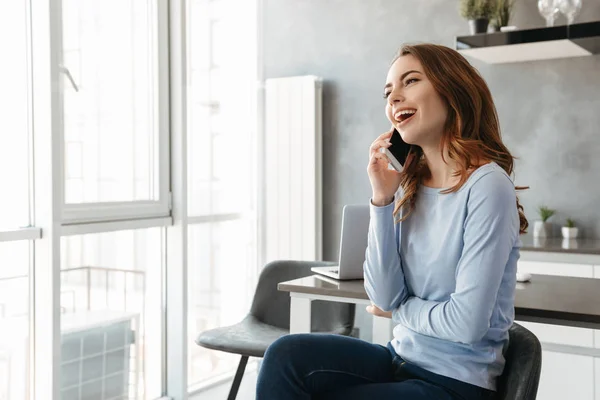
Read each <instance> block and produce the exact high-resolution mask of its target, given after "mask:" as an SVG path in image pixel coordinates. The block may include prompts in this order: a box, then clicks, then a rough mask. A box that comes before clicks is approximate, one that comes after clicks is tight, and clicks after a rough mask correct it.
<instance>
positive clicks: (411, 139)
mask: <svg viewBox="0 0 600 400" xmlns="http://www.w3.org/2000/svg"><path fill="white" fill-rule="evenodd" d="M384 96H385V98H386V106H385V113H386V116H387V118H388V119H389V120H390V122H391V123H392V125H393V126H394V127H395V128H396V129H397V130H398V132H399V133H400V135H401V136H402V139H403V140H404V141H405V142H406V143H409V144H414V145H417V146H420V147H423V146H437V145H439V143H440V139H441V138H442V135H443V133H444V125H445V123H446V117H447V115H448V107H447V106H446V103H445V102H444V100H443V99H442V97H441V96H440V95H439V94H438V93H437V91H436V90H435V89H434V87H433V85H432V84H431V81H430V80H429V79H428V78H427V76H426V75H425V72H424V71H423V66H422V65H421V63H420V62H419V60H418V59H417V58H415V57H414V56H412V55H410V54H407V55H404V56H401V57H399V58H398V59H397V60H396V61H395V62H394V63H393V64H392V66H391V67H390V70H389V71H388V75H387V79H386V86H385V89H384Z"/></svg>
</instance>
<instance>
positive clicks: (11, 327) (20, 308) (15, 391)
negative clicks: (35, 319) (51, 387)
mask: <svg viewBox="0 0 600 400" xmlns="http://www.w3.org/2000/svg"><path fill="white" fill-rule="evenodd" d="M29 254H30V244H29V243H28V241H17V242H3V243H0V265H2V267H0V399H8V400H22V399H27V398H28V395H29V339H30V334H29V260H30V257H29Z"/></svg>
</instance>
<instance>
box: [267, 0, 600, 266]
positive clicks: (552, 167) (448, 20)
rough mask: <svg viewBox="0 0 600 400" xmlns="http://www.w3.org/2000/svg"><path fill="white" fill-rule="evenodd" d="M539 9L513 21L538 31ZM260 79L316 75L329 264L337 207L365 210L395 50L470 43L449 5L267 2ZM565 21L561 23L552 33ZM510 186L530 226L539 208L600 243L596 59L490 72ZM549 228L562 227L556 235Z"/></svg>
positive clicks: (527, 4)
mask: <svg viewBox="0 0 600 400" xmlns="http://www.w3.org/2000/svg"><path fill="white" fill-rule="evenodd" d="M536 3H537V2H536V1H535V0H518V5H517V9H516V10H515V16H514V18H513V21H512V24H514V25H517V26H518V27H519V28H533V27H540V26H543V25H544V21H543V19H542V17H541V16H540V15H539V14H538V12H537V8H536ZM263 5H264V9H263V22H262V24H263V25H262V27H263V36H264V38H263V53H264V67H265V70H264V76H265V78H275V77H282V76H292V75H303V74H314V75H318V76H321V77H323V78H324V82H325V84H324V121H323V135H324V138H323V141H324V142H323V149H324V160H323V161H324V179H323V185H324V213H323V225H324V243H323V245H324V256H325V259H328V260H336V259H337V251H338V248H339V247H338V246H339V226H340V221H341V211H342V206H343V205H344V204H348V203H364V202H367V201H368V199H369V197H370V195H371V189H370V185H369V180H368V177H367V173H366V165H367V160H368V147H369V144H370V143H371V141H372V140H373V139H374V138H375V137H376V136H377V135H379V134H381V133H383V132H384V131H385V130H386V129H388V123H387V120H386V118H385V116H384V100H383V97H382V95H383V84H384V83H385V76H386V73H387V69H388V66H389V62H390V61H391V59H392V57H393V55H394V54H395V52H396V51H397V49H398V48H399V46H400V44H401V43H403V42H415V41H421V42H433V43H438V44H443V45H446V46H453V44H454V37H455V36H456V35H465V34H468V28H467V22H466V21H464V20H463V19H462V18H461V17H460V15H459V13H458V1H453V0H427V1H418V0H263ZM594 20H600V1H598V0H583V8H582V11H581V14H580V15H579V17H578V18H577V22H588V21H594ZM564 23H566V21H565V19H564V17H562V16H560V17H559V19H558V21H557V24H564ZM471 62H472V63H473V65H475V66H476V67H477V68H478V69H479V70H480V71H481V73H482V75H483V76H484V78H485V79H486V80H487V82H488V84H489V86H490V89H491V91H492V94H493V95H494V100H495V102H496V107H497V109H498V113H499V115H500V121H501V128H502V133H503V137H504V141H505V143H506V145H507V146H508V148H509V149H510V150H511V151H512V152H513V154H514V155H515V156H517V157H519V160H517V162H516V184H518V185H527V186H530V187H531V189H530V190H528V191H526V192H523V193H522V194H521V196H520V197H521V201H522V203H523V204H524V206H525V212H526V214H527V216H528V218H529V220H530V221H533V220H534V219H536V213H535V209H536V206H537V205H539V204H542V203H543V204H547V205H548V206H550V207H552V208H556V209H557V210H558V214H557V215H556V217H555V218H554V221H555V222H556V223H557V224H561V223H562V222H563V221H564V219H565V218H566V217H567V216H570V217H573V218H574V219H575V220H576V221H577V222H578V223H579V224H580V226H581V227H583V235H585V236H590V237H600V157H598V155H599V154H600V56H592V57H582V58H569V59H561V60H550V61H537V62H529V63H517V64H505V65H486V64H483V63H480V62H477V61H475V60H471ZM557 229H559V228H558V226H557Z"/></svg>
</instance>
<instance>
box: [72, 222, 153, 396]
mask: <svg viewBox="0 0 600 400" xmlns="http://www.w3.org/2000/svg"><path fill="white" fill-rule="evenodd" d="M61 247H62V249H61V260H62V268H61V319H62V325H61V347H62V360H61V373H62V383H61V393H62V396H63V397H62V398H63V400H70V399H73V400H76V399H114V398H118V399H127V400H137V399H154V398H157V397H160V395H161V386H160V382H161V376H162V375H161V366H162V351H161V348H162V347H161V346H162V335H161V331H162V330H161V326H162V325H161V311H162V302H161V296H160V295H157V294H159V293H160V292H161V289H162V284H161V282H162V279H161V276H162V260H163V258H164V257H163V251H162V248H163V238H162V234H161V228H153V229H148V230H130V231H118V232H110V233H101V234H88V235H81V236H70V237H65V238H63V240H62V242H61Z"/></svg>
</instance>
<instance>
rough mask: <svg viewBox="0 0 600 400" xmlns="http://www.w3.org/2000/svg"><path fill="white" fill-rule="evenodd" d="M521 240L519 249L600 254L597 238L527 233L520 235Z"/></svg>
mask: <svg viewBox="0 0 600 400" xmlns="http://www.w3.org/2000/svg"><path fill="white" fill-rule="evenodd" d="M521 241H522V242H523V247H521V251H536V252H547V253H570V254H591V255H600V240H599V239H583V238H580V239H563V238H562V237H552V238H534V237H533V236H532V235H530V234H527V235H523V236H521Z"/></svg>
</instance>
